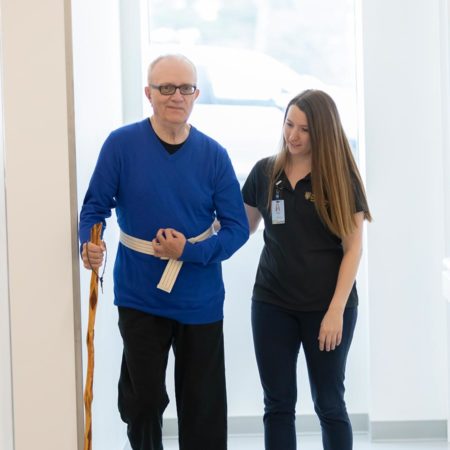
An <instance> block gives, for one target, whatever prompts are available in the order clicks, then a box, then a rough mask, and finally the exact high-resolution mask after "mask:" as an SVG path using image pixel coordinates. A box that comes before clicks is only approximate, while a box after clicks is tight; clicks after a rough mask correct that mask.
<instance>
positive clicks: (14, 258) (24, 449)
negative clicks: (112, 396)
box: [0, 0, 80, 450]
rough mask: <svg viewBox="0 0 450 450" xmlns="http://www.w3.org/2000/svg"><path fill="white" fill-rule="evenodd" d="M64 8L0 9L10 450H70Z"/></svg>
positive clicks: (72, 386)
mask: <svg viewBox="0 0 450 450" xmlns="http://www.w3.org/2000/svg"><path fill="white" fill-rule="evenodd" d="M68 6H69V10H70V2H69V1H68V0H67V1H64V2H62V1H60V0H47V1H46V2H35V1H32V0H1V1H0V10H1V32H2V35H1V40H2V81H3V83H2V88H3V91H2V100H3V102H2V107H3V124H4V129H3V132H4V153H5V170H6V172H5V180H6V219H7V230H8V234H7V245H8V275H9V278H8V284H9V294H10V295H9V300H10V317H11V322H10V332H11V368H12V376H13V384H12V387H13V400H14V408H13V419H14V445H15V450H29V449H31V448H37V449H41V448H45V449H46V450H61V449H65V450H75V449H76V448H77V445H78V441H77V438H78V433H77V431H78V430H77V424H79V422H77V417H78V416H77V401H78V399H79V398H80V397H79V395H78V394H79V391H78V388H79V384H77V380H76V373H77V360H76V348H75V337H76V329H75V326H74V324H75V319H76V316H77V311H76V310H74V297H76V285H77V284H78V283H77V280H75V279H74V272H76V270H77V269H76V268H77V266H74V265H73V262H74V258H76V254H77V247H76V245H74V243H75V239H74V238H75V231H76V217H75V216H74V215H72V210H71V205H72V204H73V203H72V202H71V200H72V199H73V197H72V196H71V187H72V186H71V182H72V181H73V176H72V175H73V171H72V170H71V169H72V167H71V155H73V153H74V148H73V133H72V132H73V122H72V119H73V114H72V98H71V67H70V63H71V43H70V15H69V14H68ZM0 192H1V194H0V195H3V189H0ZM75 209H76V208H75ZM2 253H3V252H2ZM2 257H3V255H2ZM75 260H76V259H75ZM2 285H3V283H2ZM3 287H4V285H3V286H2V289H3ZM2 294H3V292H2ZM2 303H3V302H2ZM3 312H5V309H4V308H2V313H3ZM2 333H3V330H2ZM2 342H3V334H2ZM2 359H3V354H2ZM2 370H3V367H2ZM2 448H3V447H2Z"/></svg>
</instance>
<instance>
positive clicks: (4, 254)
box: [0, 91, 13, 450]
mask: <svg viewBox="0 0 450 450" xmlns="http://www.w3.org/2000/svg"><path fill="white" fill-rule="evenodd" d="M0 100H1V91H0ZM4 169H5V168H4V153H3V111H2V108H0V448H1V449H2V450H12V448H13V423H12V422H13V421H12V386H11V340H10V328H9V293H8V251H7V241H6V205H5V189H4V188H5V184H4V183H5V177H4Z"/></svg>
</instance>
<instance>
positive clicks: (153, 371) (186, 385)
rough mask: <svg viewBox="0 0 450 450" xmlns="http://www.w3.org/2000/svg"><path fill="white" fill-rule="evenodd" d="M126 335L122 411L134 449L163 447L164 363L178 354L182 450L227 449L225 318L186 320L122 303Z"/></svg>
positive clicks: (158, 449) (159, 449)
mask: <svg viewBox="0 0 450 450" xmlns="http://www.w3.org/2000/svg"><path fill="white" fill-rule="evenodd" d="M119 329H120V333H121V335H122V339H123V346H124V349H123V357H122V368H121V373H120V379H119V412H120V415H121V417H122V420H123V421H124V422H125V423H126V424H127V425H128V428H127V430H128V438H129V440H130V444H131V447H132V448H133V450H162V448H163V445H162V416H163V412H164V410H165V408H166V407H167V405H168V403H169V398H168V396H167V392H166V384H165V377H166V367H167V359H168V355H169V351H170V349H171V348H173V352H174V355H175V395H176V402H177V413H178V433H179V445H180V450H226V448H227V403H226V388H225V364H224V348H223V323H222V321H219V322H215V323H211V324H205V325H186V324H181V323H179V322H176V321H174V320H171V319H167V318H163V317H158V316H153V315H151V314H146V313H143V312H141V311H136V310H134V309H128V308H121V307H119Z"/></svg>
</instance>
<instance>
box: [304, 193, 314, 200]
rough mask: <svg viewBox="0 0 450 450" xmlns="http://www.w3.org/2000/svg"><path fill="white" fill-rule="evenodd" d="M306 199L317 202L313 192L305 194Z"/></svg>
mask: <svg viewBox="0 0 450 450" xmlns="http://www.w3.org/2000/svg"><path fill="white" fill-rule="evenodd" d="M305 199H306V200H309V201H310V202H314V201H315V197H314V194H313V193H312V192H305Z"/></svg>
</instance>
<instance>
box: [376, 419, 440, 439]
mask: <svg viewBox="0 0 450 450" xmlns="http://www.w3.org/2000/svg"><path fill="white" fill-rule="evenodd" d="M369 432H370V438H371V440H372V441H405V440H412V441H416V440H422V441H425V440H426V441H432V440H439V441H441V440H447V421H446V420H409V421H393V422H370V429H369Z"/></svg>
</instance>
